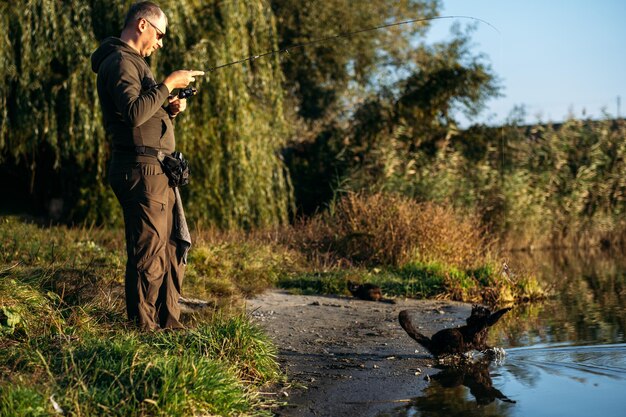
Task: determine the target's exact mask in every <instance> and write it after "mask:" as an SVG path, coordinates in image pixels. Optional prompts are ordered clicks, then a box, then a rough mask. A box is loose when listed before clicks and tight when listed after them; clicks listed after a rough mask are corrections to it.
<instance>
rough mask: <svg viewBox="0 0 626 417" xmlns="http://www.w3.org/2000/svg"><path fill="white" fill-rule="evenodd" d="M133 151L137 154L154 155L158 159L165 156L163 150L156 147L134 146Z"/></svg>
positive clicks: (160, 159)
mask: <svg viewBox="0 0 626 417" xmlns="http://www.w3.org/2000/svg"><path fill="white" fill-rule="evenodd" d="M135 153H136V154H137V155H148V156H154V157H155V158H156V159H158V160H159V161H162V160H163V159H164V158H165V154H164V153H163V151H161V150H159V149H156V148H150V147H149V146H135Z"/></svg>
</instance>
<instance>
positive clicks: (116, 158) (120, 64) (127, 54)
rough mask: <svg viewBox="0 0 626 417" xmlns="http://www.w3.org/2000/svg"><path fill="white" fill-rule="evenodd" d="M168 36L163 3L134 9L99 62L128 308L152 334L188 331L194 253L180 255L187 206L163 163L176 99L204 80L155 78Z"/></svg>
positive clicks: (95, 58) (190, 75)
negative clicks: (185, 298)
mask: <svg viewBox="0 0 626 417" xmlns="http://www.w3.org/2000/svg"><path fill="white" fill-rule="evenodd" d="M166 30H167V17H166V16H165V14H164V13H163V11H162V10H161V9H160V8H159V7H158V6H157V5H156V4H154V3H151V2H141V3H137V4H134V5H133V6H131V8H130V10H129V11H128V14H127V15H126V20H125V22H124V29H123V30H122V33H121V35H120V37H119V38H115V37H110V38H107V39H105V40H104V41H103V42H102V44H101V45H100V47H99V48H98V49H97V50H96V51H95V52H94V53H93V55H92V56H91V63H92V69H93V71H94V72H96V73H97V74H98V75H97V86H98V96H99V98H100V104H101V107H102V113H103V120H104V127H105V129H106V133H107V137H109V138H110V140H111V141H112V151H113V152H112V158H111V164H110V168H109V182H110V184H111V187H112V188H113V191H114V192H115V195H116V197H117V198H118V200H119V202H120V204H121V206H122V209H123V212H124V223H125V231H126V252H127V262H126V285H125V288H126V309H127V313H128V317H129V319H130V320H132V321H134V322H135V323H137V324H138V325H139V326H140V327H141V328H142V329H145V330H156V329H159V328H162V329H181V328H183V325H182V324H181V323H180V321H179V318H180V309H179V306H178V299H179V296H180V290H181V285H182V281H183V275H184V270H185V262H186V255H185V256H181V254H180V252H178V253H177V240H176V237H175V235H174V231H175V223H176V218H175V214H176V213H178V214H180V213H181V211H182V206H181V204H180V198H179V194H178V190H176V189H175V188H172V187H170V186H169V185H168V178H167V177H166V175H165V174H164V172H163V169H162V167H161V165H160V159H162V157H163V154H171V153H172V152H174V149H175V140H174V128H173V125H172V119H173V118H175V117H176V116H177V115H178V114H179V113H180V112H182V111H184V110H185V108H186V102H185V100H184V99H178V98H176V97H175V96H170V93H171V92H172V91H173V90H174V89H176V88H185V87H187V86H188V85H189V83H190V82H192V81H194V77H195V76H198V75H203V74H204V73H203V72H202V71H186V70H180V71H175V72H173V73H171V74H170V75H168V76H167V77H166V78H165V80H163V82H161V83H157V82H156V81H155V80H154V77H153V75H152V72H151V71H150V68H149V67H148V65H147V63H146V61H145V59H144V58H145V57H148V56H150V55H151V54H152V52H154V51H156V50H158V49H160V48H162V47H163V37H164V36H165V33H166ZM166 102H167V104H166V105H165V106H163V104H164V103H166ZM177 197H178V198H177ZM177 200H178V204H177ZM176 210H178V211H176ZM185 226H186V224H185Z"/></svg>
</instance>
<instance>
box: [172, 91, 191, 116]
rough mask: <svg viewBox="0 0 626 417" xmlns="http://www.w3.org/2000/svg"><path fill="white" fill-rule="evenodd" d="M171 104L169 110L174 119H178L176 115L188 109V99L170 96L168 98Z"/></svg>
mask: <svg viewBox="0 0 626 417" xmlns="http://www.w3.org/2000/svg"><path fill="white" fill-rule="evenodd" d="M168 100H169V102H170V104H169V109H170V114H171V115H172V117H176V115H178V113H180V112H183V111H185V109H186V108H187V99H186V98H182V99H181V98H178V97H177V96H170V97H169V98H168Z"/></svg>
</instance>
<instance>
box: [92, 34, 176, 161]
mask: <svg viewBox="0 0 626 417" xmlns="http://www.w3.org/2000/svg"><path fill="white" fill-rule="evenodd" d="M91 68H92V70H93V71H94V72H95V73H97V74H98V77H97V85H98V96H99V97H100V106H101V107H102V114H103V119H104V127H105V130H106V132H107V136H108V137H109V138H110V139H111V140H112V144H113V150H114V151H121V152H134V147H135V146H149V147H152V148H157V149H161V150H163V151H164V152H166V153H172V152H173V151H174V148H175V139H174V128H173V126H172V122H171V120H170V117H169V114H168V113H167V112H166V111H165V109H164V108H163V107H162V106H163V104H164V102H165V101H166V99H167V96H168V95H169V91H168V89H167V87H166V86H165V85H164V84H162V83H161V84H158V83H157V82H156V81H155V80H154V76H153V75H152V72H151V71H150V67H148V64H147V63H146V61H145V59H144V58H143V57H142V56H141V55H139V53H138V52H137V51H136V50H135V49H133V48H132V47H131V46H130V45H128V44H127V43H125V42H124V41H122V40H121V39H119V38H114V37H110V38H106V39H105V40H104V41H102V44H101V45H100V47H99V48H98V49H96V51H95V52H94V53H93V54H92V55H91Z"/></svg>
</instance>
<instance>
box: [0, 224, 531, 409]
mask: <svg viewBox="0 0 626 417" xmlns="http://www.w3.org/2000/svg"><path fill="white" fill-rule="evenodd" d="M433 232H434V229H433ZM213 233H214V234H213V235H211V234H205V235H203V234H202V233H201V232H198V234H199V235H200V236H199V238H198V239H196V244H195V246H194V248H193V250H192V252H191V255H190V264H189V269H188V275H187V280H186V282H185V283H184V284H183V292H184V295H185V296H187V297H200V298H209V299H212V300H220V303H221V304H220V303H218V302H216V303H215V304H216V306H218V307H216V309H215V310H210V311H208V312H204V313H194V314H191V315H185V316H184V317H183V319H184V321H185V322H186V323H187V324H189V325H190V326H191V329H190V330H187V331H183V332H169V333H167V332H166V333H162V332H157V333H141V332H138V331H137V330H135V329H134V328H133V327H132V326H130V325H129V324H128V323H127V321H126V314H125V305H124V295H123V276H124V256H125V255H124V253H125V252H124V241H123V232H122V231H121V230H115V229H114V230H107V229H100V228H67V227H62V226H54V227H40V226H37V225H35V224H32V223H28V222H25V221H23V220H19V219H17V218H12V217H5V218H0V248H1V250H0V416H7V417H8V416H15V415H17V416H20V415H23V416H37V415H50V414H53V413H54V410H53V402H52V400H51V398H52V399H54V401H56V403H58V405H59V406H60V407H61V408H62V409H63V410H65V413H66V415H70V416H100V415H101V416H142V417H143V416H187V415H223V416H230V415H267V414H268V413H269V411H268V407H270V406H271V404H272V403H271V402H270V401H269V400H263V399H261V396H260V395H259V394H258V393H259V392H260V390H261V389H264V388H262V387H266V386H268V385H272V384H276V383H280V381H282V380H283V378H284V377H283V376H282V375H281V373H280V371H279V368H278V365H277V362H276V348H275V347H274V345H272V343H271V342H270V341H269V340H268V338H267V337H266V335H265V334H264V333H263V332H262V331H261V330H260V329H259V328H258V327H256V326H255V325H253V324H251V323H250V321H249V320H248V317H247V316H246V315H245V314H244V313H243V308H242V307H243V306H242V303H241V301H242V300H243V298H244V297H246V296H249V295H251V294H256V293H258V292H261V291H263V290H265V289H267V288H269V287H272V286H279V287H282V288H287V289H290V290H291V291H293V292H297V293H315V294H347V287H346V282H347V281H348V280H352V281H356V282H370V283H373V284H377V285H379V286H381V287H382V289H383V292H384V293H385V294H386V295H387V296H395V297H414V298H448V299H454V300H463V301H479V302H484V303H487V304H496V303H504V302H509V301H513V300H519V299H532V298H538V297H541V296H543V290H542V287H541V286H540V285H539V284H538V283H537V281H536V279H534V278H533V277H532V276H522V277H520V278H519V279H509V278H505V277H503V276H502V275H501V271H500V269H499V268H498V267H497V266H494V264H493V263H492V262H488V261H487V258H481V260H482V261H481V262H476V263H475V264H474V265H472V266H471V267H460V266H455V265H454V264H452V263H451V262H448V263H446V262H444V261H436V260H430V261H419V260H412V261H409V262H405V263H402V264H395V265H386V266H382V265H381V266H380V267H371V266H367V267H366V266H357V265H355V264H352V263H350V262H349V261H348V260H347V259H346V258H345V257H344V258H342V257H341V254H339V253H332V254H329V253H325V252H320V251H319V249H315V248H313V250H311V247H307V248H299V247H298V246H296V245H294V244H293V242H294V241H296V240H294V239H292V238H291V237H290V236H288V235H289V233H295V234H297V233H299V232H298V230H297V229H295V228H294V229H292V230H290V231H281V232H280V233H277V234H274V235H271V234H268V235H262V234H256V235H255V234H246V233H240V232H238V233H232V234H230V235H229V234H223V235H222V234H219V233H215V232H213ZM285 234H286V235H287V236H286V238H285ZM309 236H313V237H314V236H315V235H314V234H311V235H309ZM447 236H451V235H447ZM450 239H452V238H450V237H448V238H447V239H446V240H442V242H443V243H446V245H443V246H446V247H447V246H448V245H447V243H448V242H449V241H450ZM407 241H408V240H407ZM443 246H442V247H443ZM433 247H434V246H433ZM381 248H383V249H384V245H383V246H381ZM383 249H381V250H383ZM470 249H471V248H470ZM468 253H471V251H469V252H468ZM435 255H436V253H435V252H433V253H431V254H430V257H431V258H433V259H434V258H436V256H435ZM332 259H334V261H333V262H331V263H328V264H325V263H324V262H326V261H328V260H332ZM446 259H452V260H453V259H455V258H454V257H452V258H446ZM225 304H226V305H229V306H230V308H228V309H226V308H220V307H219V306H220V305H222V306H223V305H225Z"/></svg>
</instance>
